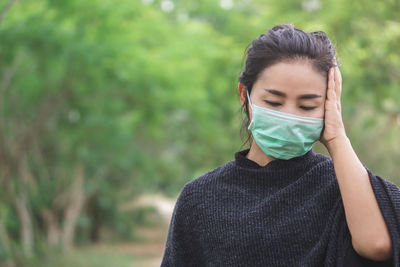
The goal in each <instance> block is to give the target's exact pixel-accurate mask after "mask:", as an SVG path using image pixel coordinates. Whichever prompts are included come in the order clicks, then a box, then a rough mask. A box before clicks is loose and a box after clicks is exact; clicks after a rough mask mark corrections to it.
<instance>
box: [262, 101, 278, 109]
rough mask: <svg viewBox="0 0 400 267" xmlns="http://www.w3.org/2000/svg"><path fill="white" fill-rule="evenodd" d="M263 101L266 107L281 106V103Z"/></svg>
mask: <svg viewBox="0 0 400 267" xmlns="http://www.w3.org/2000/svg"><path fill="white" fill-rule="evenodd" d="M264 101H265V103H267V104H268V105H271V106H274V107H276V106H280V105H281V103H279V102H271V101H268V100H264Z"/></svg>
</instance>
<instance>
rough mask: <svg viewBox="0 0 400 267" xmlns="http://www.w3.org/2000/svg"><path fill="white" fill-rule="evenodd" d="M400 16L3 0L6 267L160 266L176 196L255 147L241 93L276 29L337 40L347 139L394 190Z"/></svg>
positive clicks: (0, 186)
mask: <svg viewBox="0 0 400 267" xmlns="http://www.w3.org/2000/svg"><path fill="white" fill-rule="evenodd" d="M399 14H400V2H399V1H397V0H384V1H375V0H365V1H347V0H335V1H328V0H304V1H299V0H286V1H274V0H199V1H195V0H119V1H112V0H86V1H81V0H69V1H65V0H19V1H15V0H0V266H2V267H3V266H45V267H46V266H89V267H92V266H107V267H108V266H144V267H146V266H159V265H160V262H161V257H162V255H163V250H164V246H165V240H166V237H167V231H168V226H169V222H170V216H171V213H172V209H173V207H174V203H175V200H176V197H177V195H178V194H179V192H180V190H181V189H182V187H183V185H184V184H185V183H186V182H188V181H190V180H192V179H195V178H197V177H198V176H199V175H201V174H203V173H205V172H207V171H210V170H212V169H214V168H216V167H218V166H219V165H222V164H224V163H226V162H227V161H230V160H233V158H234V153H235V152H236V151H239V150H242V149H244V148H247V147H246V146H242V144H243V141H244V140H242V139H241V136H240V127H241V121H242V118H243V114H242V113H241V112H240V102H239V99H238V96H237V81H238V77H239V74H240V71H241V69H242V67H243V63H244V55H245V54H244V52H245V48H246V46H247V45H248V44H249V43H250V42H251V41H252V40H253V39H255V38H257V37H258V36H259V35H260V34H262V33H265V32H266V31H267V30H268V29H269V28H272V27H273V26H274V25H275V24H280V23H293V24H294V25H295V26H296V27H299V28H301V29H303V30H305V31H317V30H323V31H325V32H326V33H327V34H328V36H329V37H330V38H331V39H332V41H333V42H334V44H335V45H336V48H337V51H338V54H339V57H340V59H341V63H342V65H341V67H340V69H341V72H342V76H343V93H342V106H343V117H344V122H345V125H346V130H347V133H348V135H349V137H350V140H351V141H352V144H353V146H354V148H355V150H356V152H357V153H358V156H359V157H360V159H361V161H362V162H363V163H364V164H365V165H366V166H368V168H369V169H371V170H372V171H373V172H374V173H375V174H377V175H379V176H381V177H383V178H385V179H386V180H389V181H392V182H394V183H396V184H397V185H400V175H399V173H400V167H399V163H400V60H399V49H400V16H399ZM314 150H315V151H316V152H319V153H324V154H326V153H327V152H326V150H325V149H324V148H323V146H322V145H321V144H316V145H315V147H314Z"/></svg>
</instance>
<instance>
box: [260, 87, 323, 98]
mask: <svg viewBox="0 0 400 267" xmlns="http://www.w3.org/2000/svg"><path fill="white" fill-rule="evenodd" d="M264 90H265V91H267V92H269V93H271V94H273V95H277V96H283V97H285V96H286V94H285V93H283V92H281V91H278V90H275V89H267V88H265V89H264ZM318 97H322V96H321V95H317V94H305V95H301V96H300V97H299V98H300V99H313V98H318Z"/></svg>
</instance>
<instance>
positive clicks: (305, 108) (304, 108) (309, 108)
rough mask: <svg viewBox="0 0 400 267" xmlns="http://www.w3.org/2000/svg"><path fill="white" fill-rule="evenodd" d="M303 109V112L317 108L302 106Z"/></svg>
mask: <svg viewBox="0 0 400 267" xmlns="http://www.w3.org/2000/svg"><path fill="white" fill-rule="evenodd" d="M300 108H301V109H303V110H313V109H315V107H306V106H300Z"/></svg>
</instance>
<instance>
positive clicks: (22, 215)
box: [15, 192, 33, 258]
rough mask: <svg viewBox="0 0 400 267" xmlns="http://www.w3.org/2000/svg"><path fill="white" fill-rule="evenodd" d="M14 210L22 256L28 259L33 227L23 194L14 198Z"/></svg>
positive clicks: (31, 244) (30, 252)
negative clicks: (19, 234)
mask: <svg viewBox="0 0 400 267" xmlns="http://www.w3.org/2000/svg"><path fill="white" fill-rule="evenodd" d="M15 208H16V210H17V214H18V217H19V219H20V222H21V242H22V249H23V252H24V255H25V256H26V257H28V258H29V257H31V256H32V252H33V227H32V220H31V216H30V214H29V210H28V206H27V202H26V194H25V193H24V192H23V193H21V194H20V195H19V196H17V197H16V198H15Z"/></svg>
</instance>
